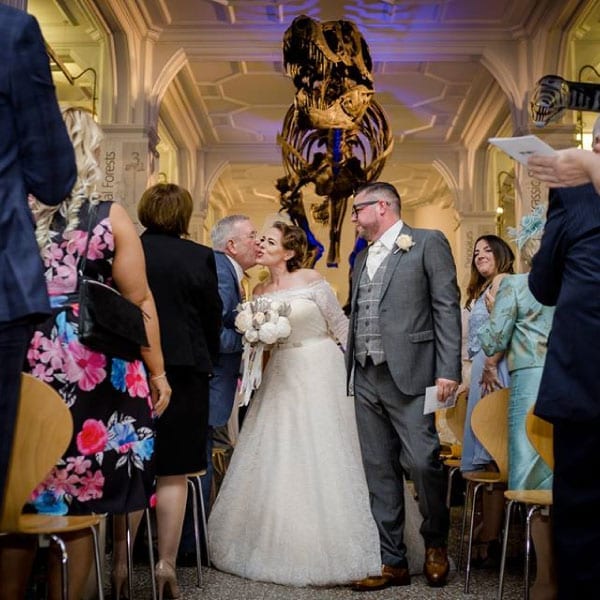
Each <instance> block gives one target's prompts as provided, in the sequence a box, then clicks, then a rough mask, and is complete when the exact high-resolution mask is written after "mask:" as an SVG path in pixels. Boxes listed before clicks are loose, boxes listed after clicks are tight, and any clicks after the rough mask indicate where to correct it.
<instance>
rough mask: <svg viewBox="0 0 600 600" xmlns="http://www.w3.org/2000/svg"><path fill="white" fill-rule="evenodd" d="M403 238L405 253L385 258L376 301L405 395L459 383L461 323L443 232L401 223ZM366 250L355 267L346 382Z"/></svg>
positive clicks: (388, 356) (392, 369)
mask: <svg viewBox="0 0 600 600" xmlns="http://www.w3.org/2000/svg"><path fill="white" fill-rule="evenodd" d="M400 233H401V234H407V235H410V236H412V238H413V241H414V243H415V244H414V246H412V248H410V250H409V251H408V252H403V251H401V250H398V251H396V249H394V251H393V252H392V254H391V255H390V257H389V260H388V265H387V269H386V272H385V275H384V281H383V290H382V296H381V299H380V302H379V325H380V330H381V336H382V343H383V348H384V351H385V356H386V360H387V365H388V368H389V370H390V373H391V375H392V378H393V379H394V382H395V383H396V385H397V386H398V389H399V390H400V391H401V392H402V393H404V394H407V395H411V396H416V395H420V394H423V393H424V392H425V388H426V387H427V386H431V385H434V383H435V380H436V379H437V378H438V377H443V378H445V379H452V380H454V381H460V377H461V356H460V352H461V320H460V292H459V289H458V285H457V283H456V267H455V265H454V259H453V257H452V252H451V250H450V245H449V244H448V240H447V239H446V237H445V236H444V234H443V233H441V232H440V231H436V230H430V229H413V228H411V227H409V226H408V225H406V224H404V225H403V227H402V231H401V232H400ZM367 251H368V249H365V250H363V251H362V252H361V253H360V254H359V255H358V256H357V257H356V261H355V263H354V270H353V277H352V294H351V314H350V327H349V330H348V344H347V346H346V348H347V350H346V367H347V370H348V382H349V381H350V377H351V374H352V372H353V367H354V330H355V325H356V323H355V322H356V316H357V294H358V282H359V281H360V277H361V274H362V270H363V268H364V267H365V262H366V258H367Z"/></svg>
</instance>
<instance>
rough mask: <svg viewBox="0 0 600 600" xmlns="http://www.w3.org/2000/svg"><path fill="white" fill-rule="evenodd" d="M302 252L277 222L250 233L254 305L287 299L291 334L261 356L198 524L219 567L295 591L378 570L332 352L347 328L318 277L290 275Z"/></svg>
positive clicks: (352, 429)
mask: <svg viewBox="0 0 600 600" xmlns="http://www.w3.org/2000/svg"><path fill="white" fill-rule="evenodd" d="M306 248H307V242H306V236H305V234H304V232H303V231H302V229H300V228H299V227H295V226H292V225H288V224H286V223H283V222H275V223H274V224H273V225H272V227H270V228H268V229H267V230H266V232H265V234H264V236H262V237H261V240H260V244H259V250H258V256H257V263H258V264H259V265H263V266H265V267H266V268H267V269H268V270H269V278H268V279H267V280H266V281H265V282H264V283H261V284H259V285H258V286H257V287H256V288H255V290H254V298H255V299H264V300H265V301H267V300H268V301H270V302H271V303H279V304H281V303H289V306H290V308H291V310H290V313H289V316H288V318H289V321H290V324H291V334H290V335H289V337H288V338H287V340H285V341H284V342H282V343H280V344H278V345H276V346H275V347H274V348H273V349H272V351H271V355H270V358H269V361H268V363H267V366H266V368H265V371H264V374H263V377H262V384H261V385H260V387H259V388H258V390H257V391H256V392H255V393H254V396H253V398H252V401H251V403H250V408H249V410H248V413H247V415H246V420H245V422H244V426H243V428H242V430H241V432H240V436H239V439H238V442H237V444H236V447H235V450H234V452H233V457H232V459H231V463H230V465H229V469H228V470H227V473H226V475H225V479H224V481H223V483H222V485H221V489H220V492H219V495H218V496H217V499H216V501H215V504H214V506H213V508H212V512H211V514H210V518H209V522H208V533H209V544H210V553H211V559H212V561H213V563H214V565H215V566H216V567H217V568H218V569H220V570H222V571H226V572H228V573H233V574H235V575H239V576H241V577H247V578H249V579H256V580H259V581H270V582H274V583H280V584H284V585H295V586H306V585H334V584H343V583H349V582H350V581H352V580H354V579H356V578H360V577H365V576H366V575H369V574H371V573H376V572H378V570H379V566H380V563H379V541H378V536H377V528H376V526H375V523H374V522H373V519H372V517H371V514H370V511H369V501H368V491H367V486H366V482H365V475H364V472H363V470H362V467H361V463H360V451H359V444H358V437H357V433H356V420H355V416H354V412H353V409H352V403H351V401H349V399H348V398H347V397H346V395H345V393H344V381H345V374H344V359H343V355H342V352H341V351H340V349H339V347H338V343H339V344H342V345H343V344H344V343H345V340H346V332H347V329H348V320H347V318H346V316H345V315H344V313H343V312H342V309H341V308H340V305H339V303H338V301H337V299H336V297H335V295H334V293H333V291H332V289H331V288H330V286H329V285H328V284H327V282H326V281H325V280H324V279H323V278H322V277H321V275H319V274H318V273H317V272H316V271H313V270H311V269H304V268H301V267H302V265H303V264H304V260H305V256H306ZM276 305H277V304H275V306H276ZM272 308H274V307H273V306H272ZM307 374H310V376H308V377H307Z"/></svg>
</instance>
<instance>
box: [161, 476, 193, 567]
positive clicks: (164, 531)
mask: <svg viewBox="0 0 600 600" xmlns="http://www.w3.org/2000/svg"><path fill="white" fill-rule="evenodd" d="M186 500H187V477H186V475H170V476H168V477H158V478H157V483H156V526H157V532H158V558H159V560H163V561H166V562H168V563H169V564H170V565H175V558H176V556H177V548H178V547H179V540H180V538H181V528H182V526H183V517H184V515H185V503H186Z"/></svg>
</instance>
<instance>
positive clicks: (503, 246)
mask: <svg viewBox="0 0 600 600" xmlns="http://www.w3.org/2000/svg"><path fill="white" fill-rule="evenodd" d="M514 260H515V257H514V254H513V251H512V250H511V249H510V246H508V244H507V243H506V242H505V241H504V240H502V239H501V238H500V237H498V236H496V235H491V234H487V235H482V236H480V237H479V238H477V240H475V246H474V248H473V257H472V259H471V277H470V280H469V284H468V286H467V299H466V302H465V308H466V309H467V310H469V312H470V316H469V323H468V328H469V336H468V353H469V357H470V359H471V382H470V385H469V394H468V399H467V413H466V416H465V427H464V437H463V448H462V457H461V471H463V472H467V471H483V470H486V469H489V468H490V466H491V465H492V464H493V459H492V457H491V456H490V454H489V453H488V452H487V450H486V449H485V448H484V447H483V445H482V444H481V442H480V441H479V440H478V439H477V437H476V436H475V434H474V433H473V429H472V428H471V415H472V413H473V409H474V408H475V406H476V405H477V403H478V402H479V400H480V399H481V397H482V395H484V394H486V393H489V392H491V391H493V390H494V389H495V388H500V387H508V384H509V381H510V378H509V374H508V368H507V365H506V359H505V358H504V356H503V352H499V353H497V354H496V355H494V357H493V362H491V361H490V362H488V364H485V359H486V356H485V353H484V352H483V350H482V348H481V342H480V341H479V337H478V334H479V332H480V331H481V329H482V327H483V326H484V325H485V324H486V323H487V322H488V320H489V312H488V309H487V307H486V303H485V298H486V293H489V294H490V295H491V296H492V297H493V296H494V295H495V293H496V291H497V289H498V285H499V284H500V281H501V280H502V278H503V277H504V276H505V275H506V274H507V273H513V263H514ZM484 372H485V373H486V376H485V377H484ZM488 372H489V374H488ZM503 509H504V495H503V493H502V491H501V490H494V491H488V490H486V491H484V493H483V496H482V509H481V520H480V522H479V523H478V526H477V529H476V537H475V540H474V541H475V546H474V555H473V564H474V566H487V565H489V563H490V562H493V561H494V560H495V558H496V556H492V555H494V554H496V555H498V554H499V553H498V552H497V551H498V550H499V548H500V545H499V541H498V537H499V535H500V529H501V527H502V513H503Z"/></svg>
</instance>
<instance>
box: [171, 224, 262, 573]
mask: <svg viewBox="0 0 600 600" xmlns="http://www.w3.org/2000/svg"><path fill="white" fill-rule="evenodd" d="M211 239H212V247H213V250H214V255H215V261H216V265H217V278H218V282H219V296H220V297H221V302H222V304H223V311H222V314H221V322H222V325H221V333H220V349H219V354H218V356H217V359H216V361H215V363H214V365H213V374H212V377H211V378H210V381H209V387H210V392H209V405H210V409H209V412H208V434H207V437H206V475H205V476H204V477H202V493H203V495H204V506H206V507H209V506H210V499H211V489H212V484H213V463H212V449H213V435H214V433H215V431H216V430H218V429H222V428H224V427H225V426H226V425H227V423H228V421H229V417H230V416H231V411H232V409H233V403H234V399H235V395H236V390H237V384H238V378H239V374H240V364H241V360H242V336H241V335H240V334H239V333H238V332H237V331H236V329H235V325H234V321H235V317H236V315H237V307H238V305H239V304H240V302H242V300H243V297H242V279H243V277H244V273H245V272H246V271H247V270H248V269H250V268H251V267H253V266H254V265H255V264H256V251H257V241H256V229H255V227H254V225H253V224H252V221H251V220H250V219H249V218H248V217H247V216H245V215H230V216H227V217H224V218H223V219H221V220H220V221H217V223H215V225H214V227H213V228H212V231H211ZM190 511H191V507H190V509H189V510H188V513H187V515H186V522H185V524H184V533H183V536H182V540H181V545H180V549H179V556H180V558H179V562H180V564H184V565H195V564H196V551H195V549H194V532H193V527H192V515H191V512H190Z"/></svg>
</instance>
